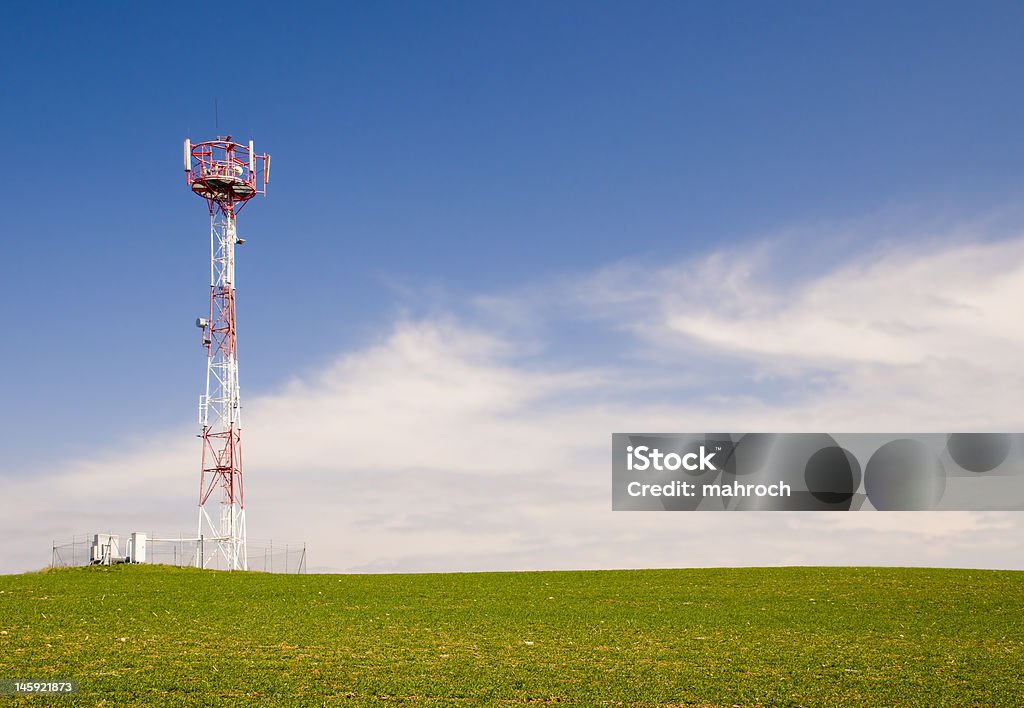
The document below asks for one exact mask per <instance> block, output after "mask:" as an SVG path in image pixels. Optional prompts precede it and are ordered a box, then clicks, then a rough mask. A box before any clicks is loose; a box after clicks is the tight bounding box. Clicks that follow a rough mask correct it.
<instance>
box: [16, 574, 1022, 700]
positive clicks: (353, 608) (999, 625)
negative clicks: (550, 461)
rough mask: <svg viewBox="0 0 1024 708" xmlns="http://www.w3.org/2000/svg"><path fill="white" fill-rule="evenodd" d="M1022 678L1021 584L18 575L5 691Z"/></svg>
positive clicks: (703, 577)
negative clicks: (55, 682) (18, 683)
mask: <svg viewBox="0 0 1024 708" xmlns="http://www.w3.org/2000/svg"><path fill="white" fill-rule="evenodd" d="M1022 674H1024V573H1021V572H1000V571H977V570H924V569H880V568H777V569H722V570H641V571H598V572H555V573H474V574H444V575H304V576H297V575H291V576H287V575H267V574H259V573H225V572H212V571H208V572H201V571H196V570H189V569H178V568H169V567H162V566H137V567H128V566H120V567H113V568H79V569H71V570H53V571H48V572H44V573H32V574H27V575H18V576H0V679H2V678H7V679H44V678H51V679H58V678H63V679H67V678H76V679H79V680H80V682H81V693H80V695H79V696H78V697H77V698H72V697H63V698H61V699H58V700H54V702H55V703H56V702H59V703H61V704H68V705H74V704H80V705H120V704H123V703H128V704H167V705H199V704H203V705H267V706H281V705H304V706H305V705H322V704H332V705H335V704H336V705H345V706H357V705H369V704H375V705H376V704H380V703H381V702H386V703H387V704H394V703H404V704H406V705H479V704H498V705H515V704H520V703H557V702H561V703H567V704H577V705H588V706H589V705H644V706H655V705H660V706H677V705H699V706H706V705H716V706H717V705H722V706H734V705H738V706H760V705H764V706H843V705H849V706H854V705H855V706H883V705H899V706H935V705H951V706H971V705H984V706H1021V705H1024V680H1022V678H1021V677H1022ZM45 700H48V699H40V698H15V699H12V698H0V702H6V703H10V704H13V705H17V704H18V703H19V702H20V703H23V704H26V705H30V704H37V703H39V702H40V701H45Z"/></svg>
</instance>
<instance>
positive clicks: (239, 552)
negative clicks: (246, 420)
mask: <svg viewBox="0 0 1024 708" xmlns="http://www.w3.org/2000/svg"><path fill="white" fill-rule="evenodd" d="M184 158H185V179H186V181H187V183H188V185H189V186H190V187H191V188H192V191H193V192H194V193H195V194H197V195H199V196H200V197H202V198H203V199H205V200H206V204H207V206H208V207H209V211H210V315H209V318H205V317H200V318H198V319H197V320H196V326H197V327H199V329H200V330H201V331H202V342H203V346H204V347H205V348H206V392H205V393H204V394H202V395H201V396H200V397H199V428H200V433H199V437H201V438H202V439H203V452H202V466H201V472H200V478H199V538H200V539H202V543H200V544H199V545H198V547H197V550H196V565H197V566H198V567H200V568H206V567H209V566H210V565H211V564H214V565H216V566H220V563H221V561H223V562H224V563H225V564H226V566H227V567H228V568H229V569H231V570H247V569H248V555H247V552H246V533H245V488H244V485H243V478H242V403H241V396H240V393H239V387H238V343H237V339H236V333H237V326H236V319H235V246H236V245H240V244H242V243H244V241H245V240H244V239H240V238H238V233H237V230H236V227H235V217H236V215H237V214H238V212H239V211H241V209H242V207H244V206H245V205H246V204H247V203H248V202H249V200H250V199H252V198H253V197H254V196H256V195H257V194H263V195H265V194H266V193H267V181H268V180H269V177H270V156H269V155H257V154H256V153H255V152H254V151H253V144H252V141H251V140H250V141H249V144H248V145H242V144H240V143H235V142H232V141H231V136H230V135H229V136H227V138H226V139H223V140H222V139H217V140H210V141H207V142H202V143H196V144H195V145H193V144H192V142H191V141H190V140H188V139H186V140H185V153H184ZM218 490H219V494H218V493H217V492H218ZM218 506H219V508H217V507H218ZM210 507H213V508H212V509H211V508H210Z"/></svg>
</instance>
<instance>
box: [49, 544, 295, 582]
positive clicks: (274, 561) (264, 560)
mask: <svg viewBox="0 0 1024 708" xmlns="http://www.w3.org/2000/svg"><path fill="white" fill-rule="evenodd" d="M93 546H94V536H91V535H89V536H73V537H72V538H71V539H70V540H67V541H54V542H53V547H52V549H51V555H50V566H51V567H53V568H74V567H79V566H85V565H98V564H100V563H124V562H128V561H127V559H126V558H124V557H122V556H120V555H119V554H118V552H117V551H116V550H115V551H114V552H113V553H110V552H107V553H106V554H103V553H101V554H99V556H100V560H94V558H95V555H94V551H93ZM207 550H208V549H207V548H206V542H205V541H204V539H202V538H198V539H197V538H186V537H180V538H153V537H152V536H150V537H148V538H147V540H146V560H145V562H146V564H147V565H155V564H160V565H173V566H178V567H179V568H195V567H197V566H198V565H199V558H201V557H203V556H204V555H206V556H207V561H206V568H207V569H208V570H227V569H228V568H229V566H228V564H227V563H226V561H225V560H224V558H223V557H221V556H220V555H219V554H216V553H207ZM246 550H247V552H248V560H249V570H255V571H260V572H265V573H305V572H306V544H305V543H279V542H275V541H249V542H248V543H247V544H246Z"/></svg>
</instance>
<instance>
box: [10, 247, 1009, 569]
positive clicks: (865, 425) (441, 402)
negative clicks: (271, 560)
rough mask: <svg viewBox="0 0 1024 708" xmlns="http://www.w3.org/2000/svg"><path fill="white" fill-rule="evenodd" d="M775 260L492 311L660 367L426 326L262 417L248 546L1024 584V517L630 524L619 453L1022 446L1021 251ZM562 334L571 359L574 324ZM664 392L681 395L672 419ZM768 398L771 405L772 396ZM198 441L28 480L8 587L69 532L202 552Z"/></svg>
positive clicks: (286, 390) (529, 299)
mask: <svg viewBox="0 0 1024 708" xmlns="http://www.w3.org/2000/svg"><path fill="white" fill-rule="evenodd" d="M777 249H778V247H777V246H775V247H770V246H765V245H762V246H760V247H759V248H757V249H755V250H754V252H753V255H752V256H746V257H743V256H738V255H737V254H735V253H729V252H720V253H712V254H710V255H707V256H706V257H703V258H702V259H699V260H696V261H693V262H689V263H681V264H676V265H673V266H671V267H662V268H659V269H654V270H651V269H647V270H644V272H643V277H640V275H639V274H638V272H637V266H635V265H629V266H624V265H620V266H616V267H613V268H609V269H607V270H605V271H602V272H601V273H597V274H594V275H591V276H588V277H585V278H581V279H577V280H575V281H574V282H573V284H572V285H570V286H563V285H558V286H549V287H534V288H532V289H531V291H530V293H529V294H528V295H524V296H522V297H517V296H501V297H494V296H490V295H488V296H486V297H481V298H479V299H478V300H477V304H478V305H485V306H486V307H487V308H488V309H489V311H491V312H496V311H505V312H508V313H512V314H513V315H514V317H510V318H507V319H506V320H502V319H501V318H498V319H497V320H495V321H513V320H514V323H513V325H511V326H513V327H521V326H524V323H531V322H533V323H536V322H537V321H538V320H542V319H544V318H546V317H551V316H552V315H550V312H551V311H557V313H558V314H557V317H558V318H577V322H582V323H584V324H585V325H586V326H589V327H591V329H593V330H594V337H595V339H597V338H600V337H601V336H614V337H615V338H616V339H617V341H622V337H623V336H628V339H627V340H626V341H627V342H629V343H631V344H632V345H633V346H637V347H639V346H641V344H642V346H643V347H644V348H645V349H646V352H647V354H648V355H650V356H646V358H644V359H642V360H639V363H638V360H630V359H629V357H628V356H627V357H625V358H616V357H604V356H603V355H602V348H601V347H599V346H598V347H595V348H594V350H593V351H590V352H589V354H590V357H589V358H590V359H591V360H593V361H594V362H595V365H594V366H593V367H589V368H588V367H581V366H579V365H574V366H567V365H564V364H559V363H558V360H557V359H556V358H552V359H549V360H547V361H545V360H543V359H542V358H538V357H537V356H536V350H535V349H531V355H530V356H529V357H525V358H524V357H522V356H520V355H521V354H522V349H521V348H520V347H519V346H517V345H516V344H515V342H514V339H515V335H514V334H510V333H509V330H503V329H502V328H501V327H498V326H492V327H483V326H476V327H474V326H470V325H468V324H466V320H465V319H459V318H458V317H456V316H451V317H448V318H426V319H421V320H405V321H401V322H399V323H397V324H395V325H393V328H392V329H391V331H390V332H389V333H386V334H385V336H384V337H383V338H382V340H381V341H380V342H378V343H377V344H376V345H374V346H370V347H368V348H366V349H363V350H360V351H354V352H347V353H344V354H342V355H341V356H339V357H338V358H337V360H336V361H335V362H334V363H333V364H331V365H329V366H327V367H325V368H324V369H323V370H321V371H315V372H308V373H305V374H302V375H298V376H296V377H295V378H293V379H292V380H291V381H290V382H288V383H286V384H284V385H282V386H281V387H280V389H279V390H277V391H274V392H268V393H263V394H261V395H256V396H250V397H248V398H247V399H246V409H245V421H244V422H245V427H244V434H245V446H246V462H247V472H246V474H247V477H246V479H247V486H246V489H247V494H248V497H247V502H248V509H247V514H248V520H249V532H250V536H252V537H254V538H261V539H265V538H271V537H272V538H276V539H285V538H287V539H291V540H305V541H307V542H308V543H309V544H310V561H309V562H310V567H311V568H321V569H334V570H351V569H363V570H473V569H484V568H487V569H501V568H508V569H524V568H569V567H578V568H597V567H641V566H688V565H729V564H739V565H764V564H788V563H794V564H795V563H814V564H832V563H856V564H890V565H891V564H918V563H922V562H926V563H933V564H936V565H972V564H974V565H992V566H1002V567H1024V552H1022V551H1024V542H1021V541H1016V540H1014V539H1015V538H1021V537H1022V535H1021V533H1020V531H1021V530H1022V528H1021V527H1022V524H1021V522H1020V521H1017V520H1016V518H1015V516H1014V515H1012V514H948V513H946V514H915V515H913V516H912V518H909V520H907V519H908V517H904V516H902V515H891V514H869V513H862V514H856V513H853V514H832V515H818V514H795V515H794V514H779V513H775V514H772V513H741V514H708V513H700V514H684V513H677V514H649V513H647V514H645V513H622V512H620V513H613V512H611V511H610V505H611V494H610V488H609V482H610V463H609V460H608V450H609V447H610V435H611V433H612V432H620V431H625V430H632V431H637V430H651V431H654V430H659V431H667V430H677V431H688V430H689V431H700V430H733V431H745V430H793V431H806V430H812V429H813V430H823V431H836V432H847V431H849V432H853V431H857V430H876V431H877V430H885V429H888V430H894V431H896V430H901V429H904V430H967V429H996V428H997V429H1011V428H1014V427H1018V426H1019V425H1020V422H1021V414H1020V413H1019V412H1018V409H1019V408H1020V406H1019V404H1018V402H1017V400H1016V399H1017V398H1018V396H1017V395H1015V392H1016V391H1019V390H1022V388H1021V384H1022V383H1024V381H1022V380H1021V376H1020V374H1019V373H1018V368H1019V367H1018V366H1017V364H1016V362H1017V361H1018V360H1019V359H1020V358H1021V357H1020V353H1021V347H1022V344H1024V333H1021V332H1020V331H1019V330H1018V329H1016V328H1015V327H1014V326H1013V323H1014V322H1016V321H1017V320H1018V318H1019V317H1020V315H1021V314H1022V313H1021V312H1020V310H1021V307H1022V305H1021V304H1020V303H1021V302H1024V297H1022V296H1024V277H1022V276H1024V267H1021V266H1019V265H1018V263H1021V262H1024V259H1022V258H1021V255H1024V241H1022V240H1012V241H1003V242H1000V243H990V244H984V243H976V244H968V245H963V244H962V243H961V244H954V245H948V244H947V245H944V246H943V245H938V246H937V245H935V244H930V245H928V246H926V247H917V248H914V247H912V246H908V247H906V248H903V249H901V250H899V251H892V252H888V253H886V252H884V251H879V250H877V249H876V250H874V252H873V253H872V254H871V256H863V255H862V256H861V257H860V260H858V261H857V262H855V263H851V264H848V265H845V266H840V267H835V268H832V269H831V270H827V271H825V272H820V273H818V274H816V275H814V276H813V277H806V276H805V277H802V278H801V277H797V276H794V275H793V274H792V273H790V275H789V276H787V282H782V281H780V280H779V279H777V278H773V277H772V276H771V273H772V272H773V270H772V268H771V264H772V263H774V262H777V260H778V258H779V253H778V250H777ZM608 325H610V329H611V331H612V334H611V335H609V334H608ZM540 329H544V328H540ZM548 329H549V330H553V331H554V335H552V336H554V337H557V330H558V323H557V322H554V323H549V327H548ZM728 361H734V362H741V363H744V362H745V364H744V365H745V366H746V368H745V369H744V368H742V367H740V368H735V369H729V376H728V378H730V379H731V380H730V381H729V382H728V383H729V385H727V386H722V387H720V388H716V387H714V386H713V387H711V388H710V389H703V388H700V387H699V386H698V385H696V382H700V381H702V380H711V381H719V380H722V378H723V376H722V373H721V368H722V366H723V365H724V364H723V362H728ZM737 377H742V378H737ZM652 381H655V382H662V381H664V382H665V385H666V386H674V387H675V389H669V390H666V391H662V392H660V393H661V395H659V396H654V397H652V396H650V394H651V386H652V384H651V382H652ZM765 381H768V382H769V383H771V385H772V387H773V388H772V391H771V393H768V394H763V395H762V394H757V393H756V391H758V390H759V389H758V388H757V386H761V385H763V384H764V383H765ZM747 389H750V390H747ZM193 434H194V431H189V430H188V429H186V428H182V429H180V430H176V431H167V432H166V433H165V434H163V435H162V436H161V439H160V441H159V442H158V443H151V444H149V445H145V446H143V447H139V448H137V449H133V450H120V449H116V441H112V445H111V450H110V452H109V453H108V454H106V455H102V456H98V457H96V458H93V459H87V460H71V461H66V462H65V463H63V464H60V465H58V466H57V467H56V469H55V470H38V471H37V472H38V474H37V475H36V476H34V477H29V478H25V479H22V480H20V481H13V482H10V484H9V489H8V492H9V494H10V497H9V498H12V499H22V500H25V501H24V502H23V503H21V504H18V505H15V506H14V508H12V509H11V510H10V511H9V513H6V514H5V517H4V519H3V520H2V521H0V531H4V532H6V533H7V534H8V535H11V534H17V535H18V536H20V537H21V538H23V539H25V543H24V544H23V545H21V546H19V547H18V550H16V551H10V550H8V551H7V552H5V556H4V557H3V558H2V559H0V570H6V571H12V570H20V569H26V568H30V567H38V566H40V565H42V564H43V563H44V562H45V550H44V549H45V546H46V543H47V542H48V541H49V539H50V538H60V537H66V536H70V535H71V534H72V533H84V532H91V531H94V530H107V529H113V530H115V531H117V530H120V531H122V532H127V531H129V530H133V529H137V530H153V531H157V532H164V533H166V532H175V533H176V532H178V531H179V530H180V531H183V532H186V533H187V532H188V531H189V530H190V529H191V528H192V527H193V525H194V514H195V498H194V495H195V493H196V490H197V487H198V458H197V455H198V443H197V441H196V440H195V438H194V437H192V435H193ZM935 539H941V543H936V542H934V541H935ZM922 543H925V544H926V545H928V547H929V548H930V549H931V550H930V551H929V553H928V554H924V555H922V554H921V553H920V552H919V550H920V547H921V546H920V544H922ZM33 544H35V545H33ZM929 544H930V545H929Z"/></svg>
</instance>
